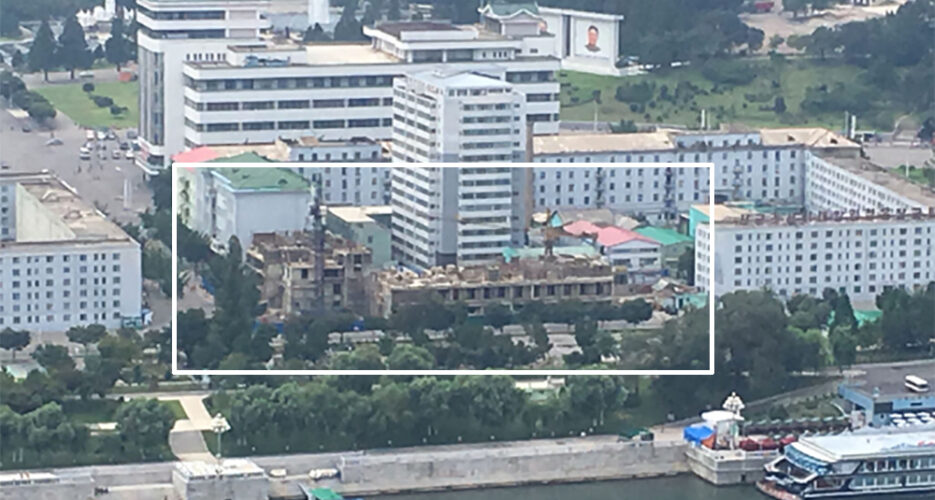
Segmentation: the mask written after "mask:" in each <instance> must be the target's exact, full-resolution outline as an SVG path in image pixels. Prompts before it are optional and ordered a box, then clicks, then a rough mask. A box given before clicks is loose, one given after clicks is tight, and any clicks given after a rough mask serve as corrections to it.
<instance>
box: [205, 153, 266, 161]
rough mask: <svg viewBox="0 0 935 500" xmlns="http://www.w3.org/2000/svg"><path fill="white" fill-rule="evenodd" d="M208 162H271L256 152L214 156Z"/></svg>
mask: <svg viewBox="0 0 935 500" xmlns="http://www.w3.org/2000/svg"><path fill="white" fill-rule="evenodd" d="M210 163H272V161H270V160H269V158H265V157H263V156H260V155H258V154H256V153H253V152H248V153H240V154H239V155H234V156H225V157H224V158H215V159H213V160H211V161H210Z"/></svg>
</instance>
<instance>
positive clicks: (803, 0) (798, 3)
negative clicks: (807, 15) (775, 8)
mask: <svg viewBox="0 0 935 500" xmlns="http://www.w3.org/2000/svg"><path fill="white" fill-rule="evenodd" d="M811 1H812V0H783V2H782V10H787V11H791V12H792V17H794V18H795V17H799V12H805V11H806V10H807V9H808V5H809V3H810V2H811Z"/></svg>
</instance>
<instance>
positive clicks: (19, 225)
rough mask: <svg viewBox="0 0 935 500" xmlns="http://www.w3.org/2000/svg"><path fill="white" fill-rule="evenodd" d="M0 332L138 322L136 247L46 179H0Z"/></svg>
mask: <svg viewBox="0 0 935 500" xmlns="http://www.w3.org/2000/svg"><path fill="white" fill-rule="evenodd" d="M0 195H2V199H3V200H4V208H10V207H14V208H15V210H13V211H10V212H7V213H5V214H4V219H3V225H2V227H3V228H4V229H7V231H5V232H4V237H3V238H2V241H0V329H3V328H7V327H9V328H13V329H24V330H29V331H64V330H67V329H68V328H70V327H72V326H76V325H88V324H92V323H99V324H102V325H104V326H106V327H108V328H118V327H120V326H124V325H138V324H140V322H141V320H142V314H141V311H142V271H141V264H140V245H139V243H137V242H136V241H135V240H133V238H131V237H130V236H129V235H127V234H126V233H125V232H124V231H123V230H122V229H120V227H119V226H117V225H116V224H114V223H113V222H110V221H109V220H107V218H106V217H105V216H104V214H102V213H101V212H100V211H98V210H97V209H96V208H94V207H92V206H91V205H90V204H88V203H86V202H84V201H83V200H82V199H81V198H80V197H79V196H78V194H77V193H76V192H75V191H74V190H73V189H72V188H71V187H70V186H68V185H67V184H65V183H64V182H63V181H61V180H60V179H58V178H57V177H54V176H51V175H48V174H0Z"/></svg>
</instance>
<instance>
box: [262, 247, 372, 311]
mask: <svg viewBox="0 0 935 500" xmlns="http://www.w3.org/2000/svg"><path fill="white" fill-rule="evenodd" d="M322 245H323V246H322V248H323V251H324V255H323V256H322V257H321V258H320V259H318V258H317V254H316V252H317V250H316V248H317V246H316V242H315V240H314V235H313V234H311V233H308V232H294V233H288V234H286V233H258V234H256V235H254V238H253V246H251V247H250V249H249V250H248V251H247V264H248V265H249V266H251V267H252V268H253V269H254V270H256V272H257V273H258V274H259V276H260V281H261V284H260V296H261V300H263V301H265V302H266V303H267V308H268V311H269V313H270V314H271V315H274V316H277V315H278V316H290V315H297V314H305V313H313V312H316V311H319V310H321V309H322V308H324V309H331V310H351V311H355V312H361V313H363V312H366V310H367V306H366V300H367V296H366V293H365V288H366V277H367V273H368V272H369V271H370V270H371V267H372V263H371V252H370V249H369V248H367V247H365V246H363V245H358V244H356V243H354V242H352V241H350V240H347V239H345V238H342V237H340V236H336V235H333V234H331V233H326V234H325V240H324V242H323V243H322ZM318 262H320V263H321V266H322V272H320V273H319V272H317V271H316V266H317V263H318ZM319 304H320V305H319Z"/></svg>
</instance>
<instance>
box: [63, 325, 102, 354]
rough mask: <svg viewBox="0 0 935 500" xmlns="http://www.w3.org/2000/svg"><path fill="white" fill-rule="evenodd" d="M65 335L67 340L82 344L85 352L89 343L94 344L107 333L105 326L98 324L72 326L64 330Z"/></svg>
mask: <svg viewBox="0 0 935 500" xmlns="http://www.w3.org/2000/svg"><path fill="white" fill-rule="evenodd" d="M65 335H66V336H67V337H68V340H70V341H72V342H74V343H76V344H81V345H82V346H84V349H85V352H87V349H88V345H89V344H96V343H98V342H100V340H101V339H102V338H104V336H105V335H107V328H106V327H104V325H99V324H93V325H87V326H73V327H71V328H69V329H68V331H66V332H65Z"/></svg>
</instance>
